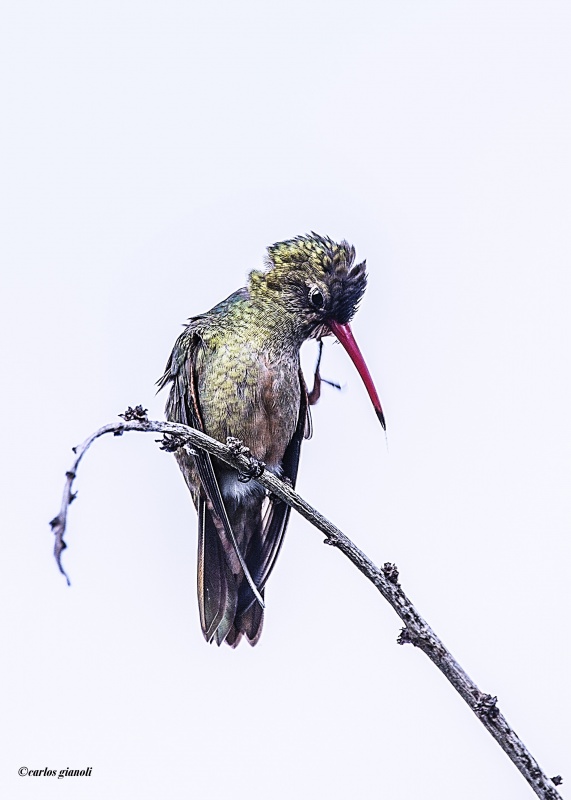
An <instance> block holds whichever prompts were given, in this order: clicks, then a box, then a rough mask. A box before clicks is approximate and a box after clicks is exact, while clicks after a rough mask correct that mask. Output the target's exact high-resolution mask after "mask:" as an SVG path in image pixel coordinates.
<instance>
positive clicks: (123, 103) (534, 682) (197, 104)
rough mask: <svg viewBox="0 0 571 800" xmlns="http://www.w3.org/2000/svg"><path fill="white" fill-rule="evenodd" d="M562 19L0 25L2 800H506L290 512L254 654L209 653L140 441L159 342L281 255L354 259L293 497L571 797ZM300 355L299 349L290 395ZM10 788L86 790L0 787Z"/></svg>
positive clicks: (570, 394)
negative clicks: (369, 386) (116, 426)
mask: <svg viewBox="0 0 571 800" xmlns="http://www.w3.org/2000/svg"><path fill="white" fill-rule="evenodd" d="M570 35H571V9H570V7H569V4H568V3H565V2H521V1H518V2H511V3H510V2H497V0H495V1H494V2H482V0H478V2H461V3H458V2H426V0H422V1H420V0H418V1H417V2H413V1H412V0H411V1H410V2H378V1H377V2H373V0H368V2H365V1H364V0H353V2H308V1H307V0H306V1H305V2H292V0H288V2H287V3H286V2H281V3H273V2H269V1H268V0H266V2H251V1H248V0H246V2H240V3H237V2H227V1H226V2H217V3H205V2H200V3H199V2H196V0H195V1H194V2H183V1H182V0H178V1H176V0H172V1H171V2H169V1H168V0H166V1H165V0H163V2H161V3H141V2H134V1H133V2H128V1H127V0H109V2H102V0H98V1H97V2H81V3H77V2H71V0H70V2H58V1H57V0H55V1H53V2H49V3H45V2H26V1H25V0H20V2H18V3H12V4H10V5H9V6H6V7H5V8H4V11H3V21H2V25H1V32H0V61H1V65H2V66H1V73H2V82H3V88H2V99H1V108H2V118H3V121H2V125H1V128H0V138H1V149H0V152H1V176H2V177H1V182H2V209H1V226H2V245H1V247H2V251H1V254H0V257H1V263H2V272H3V285H4V289H3V291H2V301H3V303H2V306H3V311H2V315H1V321H2V334H1V335H2V343H3V364H2V375H3V383H4V385H3V390H2V400H3V423H4V431H3V474H2V484H1V485H2V506H3V508H2V522H3V531H4V536H3V542H4V544H3V547H2V552H3V558H2V567H1V577H0V586H1V589H0V591H1V595H0V602H1V604H2V612H3V613H2V630H1V641H2V658H1V684H2V702H1V726H2V729H3V739H4V741H3V744H2V750H1V752H2V756H1V764H0V787H1V793H2V796H3V797H7V798H10V800H12V799H16V800H19V798H28V797H30V798H42V800H44V798H45V799H46V800H51V798H55V797H58V798H59V797H66V798H74V800H75V798H86V800H92V798H93V799H97V800H99V799H100V798H111V799H112V800H114V799H115V798H125V797H133V798H138V799H139V798H140V799H141V800H147V798H149V799H150V798H158V797H165V798H173V800H183V798H185V799H186V798H199V797H201V798H207V799H208V800H210V799H212V800H218V799H219V798H225V797H232V798H236V800H238V799H240V798H250V797H252V796H258V795H260V796H261V795H262V793H263V796H264V797H266V798H268V800H273V799H274V798H275V799H276V800H281V798H289V797H292V796H293V797H302V798H306V797H312V796H314V795H319V796H328V797H330V798H346V797H365V796H368V797H387V798H388V797H390V798H399V799H400V798H403V799H404V798H406V799H408V798H436V797H438V798H446V799H448V798H450V799H452V798H458V797H461V798H463V799H466V800H471V799H474V800H475V799H476V798H478V800H480V799H481V798H500V797H501V798H520V797H521V798H525V797H530V796H532V793H531V790H530V789H528V787H527V786H526V784H525V783H524V781H523V780H522V778H521V777H520V775H519V773H518V772H517V771H516V769H515V768H514V767H513V766H512V764H511V763H510V762H509V761H508V759H507V758H506V757H505V756H504V754H503V753H502V752H501V750H500V749H499V747H498V746H497V745H496V744H495V742H494V741H493V740H492V739H491V737H490V736H489V735H488V734H487V733H486V732H485V730H484V729H483V728H482V726H481V725H480V724H479V722H477V720H476V719H475V717H474V716H473V715H472V713H471V712H470V711H469V710H468V709H467V707H466V706H465V705H464V704H463V702H462V701H461V700H460V699H459V697H458V696H457V695H456V694H455V692H454V691H453V690H452V689H451V687H450V686H449V685H448V684H447V683H446V681H445V679H444V678H443V677H442V676H441V675H440V674H439V673H438V672H437V671H436V669H435V668H434V667H433V666H432V665H431V664H430V662H429V661H428V660H427V659H426V658H425V657H424V656H423V655H422V654H421V653H420V652H417V651H415V650H414V649H413V648H412V647H410V646H408V647H398V646H397V645H396V644H395V640H396V637H397V635H398V632H399V628H400V623H399V620H398V618H397V617H396V616H395V615H394V613H393V612H392V610H391V609H390V608H389V607H388V606H387V604H386V603H385V602H384V601H383V600H382V599H381V597H380V595H378V594H377V593H376V592H375V590H374V589H373V588H372V586H371V585H370V584H369V583H368V582H367V581H366V580H365V579H364V578H363V577H362V576H361V575H360V574H359V573H358V572H357V571H356V570H355V569H354V568H353V567H352V566H351V565H350V564H349V562H347V561H346V560H345V559H344V558H343V557H342V556H341V555H340V554H339V553H337V552H335V551H334V550H333V549H331V548H327V547H324V546H323V545H322V539H323V537H322V536H321V535H320V534H318V533H317V532H315V531H314V530H313V529H312V528H311V527H310V526H309V525H308V524H307V523H306V522H304V521H303V520H301V519H300V518H299V517H297V516H296V515H293V516H292V521H291V524H290V529H289V532H288V537H287V541H286V545H285V547H284V550H283V554H282V556H281V558H280V561H279V563H278V567H277V569H276V571H275V572H274V574H273V576H272V579H271V581H270V585H269V589H268V592H267V614H266V624H265V629H264V633H263V636H262V639H261V641H260V644H259V646H258V647H256V648H255V649H250V648H249V647H248V646H247V645H244V644H243V645H241V646H240V647H239V649H238V650H236V651H232V650H230V649H229V648H227V647H223V648H220V649H217V648H216V647H213V646H207V645H206V644H205V642H204V640H203V638H202V634H201V632H200V627H199V621H198V612H197V604H196V599H195V574H194V573H195V547H196V532H195V527H196V517H195V513H194V509H193V508H192V505H191V502H190V498H189V497H188V495H187V493H186V489H185V487H184V484H183V481H182V478H181V476H180V474H179V472H178V469H177V467H176V464H175V462H174V459H173V458H172V457H171V456H169V455H166V454H163V453H161V452H159V450H158V449H157V447H156V446H155V445H154V444H153V438H155V437H153V436H139V435H135V434H131V435H128V436H125V437H123V439H112V438H110V439H108V440H103V441H100V442H98V443H97V444H96V445H95V446H94V448H93V450H92V451H91V452H90V453H89V455H88V456H87V458H86V460H85V462H84V464H83V467H82V470H81V472H80V476H79V480H78V481H77V486H76V488H77V489H78V490H79V497H78V500H77V502H76V503H75V504H74V505H73V506H72V509H71V512H70V518H69V531H68V536H67V540H68V543H69V549H68V550H67V551H66V553H65V555H64V562H65V566H66V567H67V568H68V570H69V573H70V575H71V579H72V584H73V585H72V587H71V588H67V586H66V585H65V581H64V579H63V577H62V576H61V575H60V574H59V573H58V572H57V569H56V566H55V564H54V562H53V560H52V556H51V548H52V537H51V534H50V530H49V527H48V521H49V520H50V519H51V518H52V517H53V516H54V514H55V513H56V512H57V509H58V507H59V503H60V496H61V490H62V487H63V479H64V472H65V470H66V468H67V467H68V466H69V465H70V463H71V459H72V453H71V450H70V448H71V446H72V445H74V444H76V443H78V442H79V441H81V440H82V439H83V438H85V436H87V434H88V433H90V432H91V431H92V430H93V429H95V428H96V427H99V426H100V425H103V424H105V423H107V422H110V421H113V420H114V419H116V414H117V413H119V412H120V411H122V410H123V409H124V408H125V407H126V406H127V405H134V404H136V403H142V404H143V405H144V406H145V407H147V408H148V409H149V411H150V414H151V415H152V416H153V417H161V416H162V409H163V405H164V401H165V396H164V393H163V394H162V395H160V396H158V397H156V396H155V394H154V381H155V380H156V379H157V378H158V377H159V376H160V374H161V372H162V370H163V367H164V364H165V361H166V359H167V356H168V354H169V352H170V348H171V346H172V343H173V342H174V339H175V337H176V336H177V335H178V333H179V331H180V330H181V328H180V325H181V323H183V322H184V320H185V319H186V318H187V317H189V316H190V315H192V314H196V313H199V312H201V311H205V310H207V309H208V308H210V307H211V306H212V305H213V304H214V303H216V302H217V301H219V300H221V299H222V298H224V297H225V296H227V295H228V294H229V293H230V292H232V291H233V290H235V289H236V288H238V287H239V286H241V285H243V284H244V280H245V276H246V273H247V272H248V270H249V269H251V268H253V267H257V266H259V265H260V264H261V262H262V259H263V256H264V249H265V247H266V246H267V245H268V244H270V243H272V242H274V241H276V240H280V239H284V238H288V237H290V236H294V235H296V234H300V233H304V232H306V231H308V230H310V229H314V230H317V231H318V232H320V233H324V234H329V235H331V236H332V237H334V238H343V237H346V238H347V239H349V241H351V242H353V243H354V244H355V245H356V247H357V252H358V256H359V257H360V258H362V257H366V258H367V260H368V264H369V271H370V281H369V288H368V291H367V294H366V297H365V300H364V302H363V304H362V308H361V310H360V312H359V314H358V316H357V317H356V319H355V323H354V326H353V327H354V332H355V335H356V338H357V340H358V341H359V343H360V345H361V348H362V350H363V352H364V354H365V356H366V358H367V361H368V364H369V366H370V369H371V372H372V373H373V375H374V377H375V380H376V383H377V386H378V388H379V393H380V395H381V399H382V402H383V405H384V408H385V412H386V417H387V421H388V448H387V446H386V445H385V439H384V436H383V434H382V431H381V430H380V428H379V425H378V423H377V420H376V418H375V415H374V413H373V411H372V408H371V406H370V404H369V401H368V398H367V396H366V394H365V390H364V388H363V386H362V384H361V382H360V380H359V378H358V376H357V375H356V373H355V371H354V369H353V367H352V365H351V364H350V362H349V360H348V358H347V357H346V355H345V354H344V352H343V351H342V349H341V348H340V347H338V346H334V345H333V344H330V345H329V346H328V348H327V351H326V354H325V361H324V365H323V372H324V374H325V375H326V376H327V377H330V378H333V379H337V380H340V381H341V382H342V383H343V384H344V385H345V386H346V390H345V391H344V392H341V393H337V392H334V391H333V390H327V389H325V390H324V396H323V399H322V402H321V403H320V404H319V406H318V407H317V408H316V409H315V412H314V425H315V435H314V438H313V440H312V441H311V442H307V443H306V444H305V446H304V450H303V454H302V462H301V469H300V479H299V484H298V486H299V490H300V492H301V493H302V494H303V496H304V497H306V498H307V500H309V501H310V502H311V503H313V504H314V505H315V506H317V507H318V508H319V509H320V510H321V511H322V512H323V513H324V514H326V515H327V516H328V517H330V518H331V519H332V520H333V521H335V523H336V524H337V525H339V526H340V527H341V528H342V529H343V530H344V531H345V532H346V533H347V534H348V535H349V536H350V537H351V538H353V539H354V540H355V541H356V542H357V543H358V545H359V546H360V547H361V548H362V549H364V550H365V551H366V552H367V553H368V554H369V555H370V556H371V557H372V558H373V560H375V561H376V562H377V563H379V564H381V563H383V562H384V561H394V562H396V563H397V564H398V566H399V568H400V570H401V576H402V581H403V584H404V587H405V589H406V590H407V592H408V593H409V595H410V596H411V598H412V599H413V600H414V601H415V602H416V603H417V605H418V608H419V609H420V611H421V613H422V614H423V615H424V616H425V617H426V618H427V620H428V621H429V623H430V624H431V625H432V626H433V627H434V629H435V630H436V631H437V633H438V634H439V635H440V636H441V637H442V638H443V639H444V641H445V642H446V644H447V645H448V647H449V648H450V649H451V651H452V652H453V654H454V655H455V656H456V657H457V658H458V659H459V660H460V662H461V663H462V664H463V666H464V667H465V668H466V670H467V671H468V673H469V674H470V675H471V676H472V677H473V678H474V680H475V681H476V682H477V683H478V685H479V686H480V688H481V689H482V690H484V691H487V692H490V693H492V694H497V695H498V696H499V703H500V707H501V709H502V710H503V712H504V713H505V714H506V716H507V718H508V720H509V722H510V723H511V724H512V725H513V726H514V728H515V729H516V731H517V732H518V733H519V734H520V735H521V736H522V738H523V739H524V741H525V742H526V743H527V745H528V746H529V747H530V749H531V750H532V752H533V754H534V755H535V756H536V757H537V759H538V760H539V762H540V764H541V765H542V766H543V767H544V768H545V770H546V771H547V773H548V774H549V775H554V774H557V773H561V774H563V775H564V776H565V777H566V778H567V784H566V785H565V784H564V786H563V787H562V788H563V791H564V792H565V791H566V790H567V791H568V786H569V783H570V782H571V757H570V754H571V742H570V738H571V737H570V735H569V720H570V718H571V708H570V706H571V701H570V693H569V674H570V667H571V659H570V651H569V633H568V631H569V627H568V624H569V622H568V614H569V589H568V584H569V569H570V561H571V558H570V551H569V528H570V519H571V517H570V511H571V509H570V505H571V503H570V500H569V477H570V474H569V473H570V467H571V459H570V445H571V422H570V406H571V383H570V379H569V338H570V334H571V322H570V315H569V301H570V289H571V286H570V284H571V276H570V256H571V242H570V238H569V216H570V211H571V189H570V187H571V158H570V156H569V148H570V141H571V91H570V89H571V83H570V77H571V48H570ZM314 357H315V349H314V346H313V347H310V348H309V349H308V352H307V353H306V364H307V365H308V367H309V368H311V366H312V364H313V359H314ZM20 766H28V767H29V768H30V769H33V768H36V769H39V768H42V767H48V768H55V769H58V770H59V769H62V768H65V767H70V768H72V769H73V768H82V767H86V766H91V767H92V768H93V774H92V777H91V778H89V779H86V778H75V779H73V778H68V779H65V780H63V781H61V780H60V781H58V780H57V779H54V778H43V777H42V778H32V777H29V778H19V777H18V775H17V770H18V768H19V767H20Z"/></svg>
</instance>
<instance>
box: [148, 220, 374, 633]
mask: <svg viewBox="0 0 571 800" xmlns="http://www.w3.org/2000/svg"><path fill="white" fill-rule="evenodd" d="M354 260H355V251H354V248H353V247H351V246H350V245H348V244H347V243H346V242H341V243H340V244H336V243H335V242H333V241H332V240H331V239H329V238H327V237H321V236H318V235H317V234H311V235H309V236H303V237H296V238H295V239H290V240H287V241H284V242H279V243H277V244H274V245H272V246H270V247H269V248H268V259H267V262H266V266H265V269H262V270H253V271H252V272H251V273H250V275H249V280H248V285H247V287H245V288H243V289H240V290H238V291H237V292H235V293H234V294H232V295H230V297H228V298H227V299H226V300H224V301H222V302H221V303H219V304H218V305H216V306H214V308H212V309H211V310H210V311H208V312H207V313H205V314H201V315H199V316H196V317H193V318H192V319H191V320H190V321H189V324H188V326H187V327H186V329H185V331H184V332H183V333H182V334H181V336H180V337H179V339H178V340H177V342H176V344H175V347H174V349H173V352H172V354H171V357H170V359H169V362H168V364H167V368H166V371H165V374H164V375H163V377H162V379H161V381H160V385H161V386H162V385H165V384H166V383H168V382H172V386H171V392H170V396H169V399H168V402H167V408H166V412H167V417H168V418H169V419H171V420H175V421H180V422H184V423H187V424H191V425H194V426H197V427H200V428H202V429H203V430H204V431H205V432H206V433H207V434H209V435H210V436H213V437H214V438H216V439H218V440H219V441H223V442H224V441H225V440H226V438H227V437H228V436H234V437H236V438H238V439H240V440H242V442H243V443H244V444H245V445H246V446H247V447H249V448H250V450H251V452H252V454H253V455H254V456H255V457H256V458H258V459H259V460H261V461H264V462H265V463H266V465H267V466H268V468H270V469H272V470H273V471H275V472H276V473H278V474H283V475H284V477H287V478H289V480H290V481H291V482H292V483H293V484H295V479H296V476H297V465H298V461H299V448H300V444H301V439H302V438H303V433H304V430H306V429H307V414H308V410H307V393H306V389H305V384H304V382H303V377H302V376H301V372H300V366H299V349H300V346H301V344H302V343H303V342H304V341H305V340H306V339H308V338H310V337H316V336H322V335H327V334H328V333H330V332H331V331H330V328H329V327H328V326H329V324H331V321H335V322H337V323H339V324H343V325H345V324H346V323H347V322H348V321H349V320H350V319H351V317H352V316H353V314H354V313H355V310H356V308H357V306H358V303H359V301H360V299H361V297H362V295H363V293H364V291H365V287H366V273H365V264H364V262H363V263H362V264H357V265H355V264H354ZM177 460H178V462H179V465H180V467H181V470H182V472H183V474H184V476H185V479H186V482H187V484H188V486H189V489H190V490H191V493H192V496H193V499H194V502H195V504H196V506H197V508H198V511H199V521H200V529H199V605H200V609H201V622H202V627H203V631H204V634H205V636H206V638H207V639H208V640H209V641H211V640H214V641H216V642H217V643H218V644H220V643H221V642H222V641H224V640H226V641H227V642H228V643H230V644H232V645H235V644H237V643H238V641H239V640H240V638H241V636H242V635H243V634H244V635H245V636H246V638H247V639H248V640H249V641H250V643H252V644H255V643H256V641H257V640H258V638H259V635H260V632H261V625H262V619H263V610H262V609H261V607H260V605H259V603H258V602H256V601H255V599H254V593H253V591H252V588H251V586H252V583H254V585H255V586H256V587H257V588H258V589H259V591H260V592H261V594H263V592H264V587H265V583H266V580H267V578H268V576H269V573H270V572H271V570H272V568H273V565H274V563H275V559H276V557H277V554H278V552H279V549H280V546H281V543H282V540H283V535H284V533H285V528H286V525H287V520H288V515H289V509H288V507H287V506H285V504H283V503H281V501H277V500H276V498H273V497H271V498H267V497H266V493H265V491H264V490H263V489H262V487H261V486H260V485H259V484H257V483H256V482H255V481H251V482H250V483H247V484H244V483H240V481H238V479H237V477H236V474H235V473H234V472H233V471H231V470H229V469H228V468H226V467H224V466H223V465H221V464H217V463H215V462H213V461H211V460H210V458H209V457H207V456H206V455H205V454H203V453H202V454H201V453H199V454H198V455H197V456H191V455H189V454H188V453H187V452H186V451H178V453H177ZM220 503H222V504H223V507H222V506H221V505H220ZM217 509H218V510H217ZM224 518H226V519H224ZM236 543H237V548H238V549H239V551H240V553H239V555H240V557H239V558H237V555H236V552H235V551H236ZM244 563H245V565H247V566H246V567H245V568H244ZM244 569H246V572H245V571H244Z"/></svg>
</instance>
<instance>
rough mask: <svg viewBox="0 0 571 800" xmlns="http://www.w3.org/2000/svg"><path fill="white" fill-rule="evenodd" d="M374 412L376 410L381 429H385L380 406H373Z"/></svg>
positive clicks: (385, 424) (385, 425)
mask: <svg viewBox="0 0 571 800" xmlns="http://www.w3.org/2000/svg"><path fill="white" fill-rule="evenodd" d="M375 412H376V414H377V417H378V418H379V422H380V423H381V427H382V429H383V430H384V431H386V429H387V423H386V422H385V415H384V414H383V412H382V409H380V408H375Z"/></svg>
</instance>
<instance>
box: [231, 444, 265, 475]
mask: <svg viewBox="0 0 571 800" xmlns="http://www.w3.org/2000/svg"><path fill="white" fill-rule="evenodd" d="M226 446H227V447H228V449H229V450H230V452H231V453H232V455H234V456H244V457H245V458H247V459H248V460H249V462H250V463H249V464H248V466H247V467H245V468H244V469H241V470H239V471H238V480H239V481H240V483H248V482H249V481H251V480H252V478H259V477H260V475H261V474H262V472H263V471H264V470H265V468H266V465H265V464H264V462H263V461H258V459H257V458H254V456H253V455H252V453H251V452H250V448H249V447H246V445H245V444H244V443H243V442H242V440H241V439H237V438H236V437H235V436H228V438H227V439H226Z"/></svg>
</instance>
